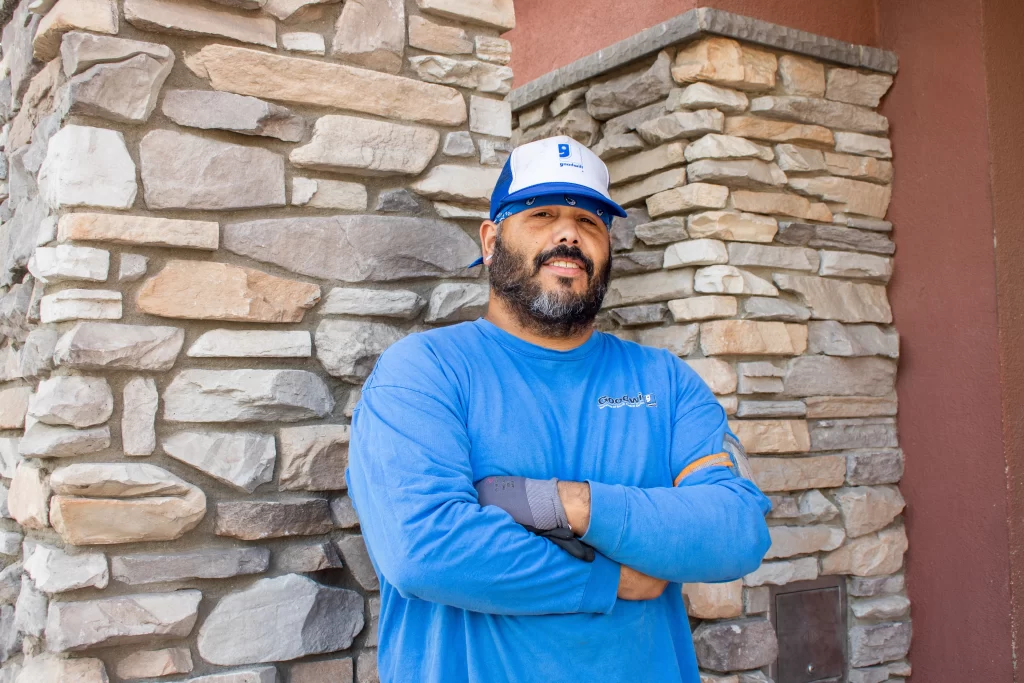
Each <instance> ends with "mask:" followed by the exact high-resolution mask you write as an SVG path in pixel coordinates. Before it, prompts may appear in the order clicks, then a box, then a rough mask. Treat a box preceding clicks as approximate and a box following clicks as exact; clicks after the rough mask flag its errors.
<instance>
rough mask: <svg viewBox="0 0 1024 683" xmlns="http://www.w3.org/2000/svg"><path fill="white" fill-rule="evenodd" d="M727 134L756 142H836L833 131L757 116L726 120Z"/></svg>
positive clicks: (825, 143)
mask: <svg viewBox="0 0 1024 683" xmlns="http://www.w3.org/2000/svg"><path fill="white" fill-rule="evenodd" d="M725 134H726V135H738V136H740V137H744V138H752V139H754V140H768V141H770V142H793V143H812V144H822V145H831V144H833V143H834V142H835V140H834V138H833V136H832V131H830V130H829V129H828V128H825V127H824V126H814V125H808V124H804V123H790V122H788V121H772V120H770V119H765V118H760V117H757V116H730V117H728V118H726V119H725Z"/></svg>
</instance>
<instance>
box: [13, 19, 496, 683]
mask: <svg viewBox="0 0 1024 683" xmlns="http://www.w3.org/2000/svg"><path fill="white" fill-rule="evenodd" d="M15 5H16V6H15ZM4 11H6V12H13V16H12V17H11V18H10V19H9V21H8V22H7V23H6V26H5V28H4V30H3V39H2V53H3V61H2V62H0V67H2V73H0V77H2V78H3V80H2V82H0V117H2V119H3V122H4V125H3V129H2V139H0V143H2V148H3V152H4V154H3V156H2V161H3V164H2V166H0V171H2V173H0V176H2V179H3V181H4V185H3V196H4V197H6V199H5V200H4V201H3V203H2V205H0V218H2V221H3V225H2V227H0V476H2V478H3V485H2V487H0V493H2V503H3V504H2V507H0V513H2V515H3V519H2V520H0V526H2V529H0V556H2V558H3V561H4V565H5V567H4V568H3V570H2V572H0V662H2V667H0V681H2V682H4V683H12V682H16V683H57V682H58V681H61V682H67V681H70V680H74V681H77V682H79V683H99V682H100V681H108V680H109V681H115V682H116V681H129V680H138V679H147V680H152V679H158V678H159V679H160V680H174V681H192V680H202V681H204V683H229V682H230V683H257V682H258V683H274V682H275V681H285V680H287V681H290V683H327V682H330V683H344V682H346V681H353V680H357V681H360V682H367V681H375V680H376V664H375V660H376V658H375V654H376V650H375V649H374V648H375V646H376V614H377V613H378V611H379V598H378V597H377V588H378V586H377V580H376V577H375V576H374V573H373V571H372V567H371V566H370V563H369V561H368V557H367V555H366V550H365V547H364V545H363V542H362V538H361V536H360V535H359V529H358V520H357V519H356V518H355V516H354V513H353V510H352V506H351V504H350V502H349V500H348V498H347V496H346V495H345V481H344V477H343V473H344V469H345V466H346V461H347V443H348V436H349V428H348V426H347V424H348V422H349V417H350V415H351V410H352V406H353V405H354V403H355V401H356V400H357V399H358V387H359V385H360V384H361V382H362V380H363V379H365V377H366V376H367V375H368V373H369V371H370V369H371V367H372V364H373V362H374V360H375V359H376V357H377V355H379V353H380V352H381V351H382V350H383V349H384V348H385V347H386V346H387V345H388V344H390V343H392V342H393V341H395V340H396V339H398V338H400V337H401V336H402V335H404V334H407V333H409V332H410V331H411V330H414V329H420V328H422V327H423V326H424V325H439V324H445V323H450V322H454V321H458V320H466V319H472V318H474V317H476V316H477V315H479V314H480V313H481V312H482V311H483V307H484V304H485V302H486V295H487V291H486V285H485V284H483V283H482V281H481V280H479V279H477V278H479V273H478V272H468V271H467V270H466V269H465V265H466V264H467V263H469V262H470V261H471V260H473V259H474V258H475V257H476V256H477V255H478V254H479V249H478V247H477V245H476V241H475V233H476V230H477V227H478V225H479V221H480V219H481V217H483V216H485V215H486V213H485V209H486V200H487V196H488V193H489V191H490V188H491V186H492V185H493V183H494V181H495V179H496V177H497V174H498V172H499V170H500V164H501V163H503V161H504V158H505V156H506V155H507V149H508V139H509V136H510V135H511V112H510V108H509V105H508V104H507V103H505V102H504V100H503V97H504V95H506V94H507V93H508V92H509V89H510V85H511V81H512V73H511V70H510V69H509V68H508V66H507V62H508V60H509V55H510V49H509V44H508V43H507V41H504V40H502V39H501V38H499V37H498V36H499V34H500V33H501V32H502V31H503V30H506V29H508V28H510V27H511V26H512V25H513V22H514V18H513V13H512V2H511V0H493V1H491V2H487V3H481V2H475V1H473V0H346V1H345V2H344V3H343V4H342V3H340V2H339V1H338V0H217V1H216V2H213V1H208V0H194V1H179V0H173V1H172V0H57V1H56V2H55V1H54V0H22V1H21V2H20V4H18V3H11V2H6V3H4ZM211 676H212V677H211ZM165 677H166V678H165Z"/></svg>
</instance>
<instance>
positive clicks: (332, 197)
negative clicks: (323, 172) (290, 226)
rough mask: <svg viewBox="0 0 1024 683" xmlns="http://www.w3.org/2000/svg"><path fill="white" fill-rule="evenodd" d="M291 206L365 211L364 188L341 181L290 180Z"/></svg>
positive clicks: (296, 178) (365, 197)
mask: <svg viewBox="0 0 1024 683" xmlns="http://www.w3.org/2000/svg"><path fill="white" fill-rule="evenodd" d="M292 204H293V205H295V206H312V207H316V208H318V209H342V210H344V211H366V207H367V196H366V186H365V185H361V184H359V183H349V182H345V181H343V180H324V179H322V178H301V177H298V176H295V177H293V178H292Z"/></svg>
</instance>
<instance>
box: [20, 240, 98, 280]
mask: <svg viewBox="0 0 1024 683" xmlns="http://www.w3.org/2000/svg"><path fill="white" fill-rule="evenodd" d="M109 270H110V252H108V251H104V250H103V249H93V248H92V247H78V246H72V245H70V244H59V245H57V246H56V247H37V248H36V250H35V252H33V253H32V256H31V258H29V260H28V272H30V273H32V275H33V276H34V277H35V278H36V279H37V280H39V281H40V282H42V283H46V284H48V283H51V282H66V281H68V280H91V281H92V282H103V281H105V280H106V279H107V275H108V273H109Z"/></svg>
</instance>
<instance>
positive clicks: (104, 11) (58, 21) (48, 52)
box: [5, 0, 118, 62]
mask: <svg viewBox="0 0 1024 683" xmlns="http://www.w3.org/2000/svg"><path fill="white" fill-rule="evenodd" d="M117 17H118V15H117V2H116V1H115V0H58V2H57V3H56V4H55V5H54V6H53V8H52V9H51V10H50V11H49V12H47V13H46V16H45V17H43V18H42V20H41V21H40V22H39V27H38V28H37V29H36V34H35V37H34V38H33V39H32V56H33V57H34V58H35V59H36V60H38V61H40V62H48V61H50V60H51V59H53V58H54V57H56V56H57V55H58V54H59V53H60V40H61V38H62V37H63V36H64V34H65V33H67V32H68V31H75V30H82V31H93V32H95V33H109V34H115V33H117V31H118V21H117ZM5 52H6V51H5ZM8 59H10V56H8Z"/></svg>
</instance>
